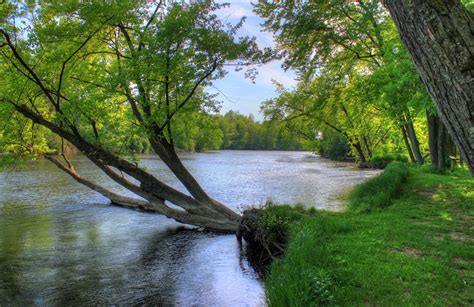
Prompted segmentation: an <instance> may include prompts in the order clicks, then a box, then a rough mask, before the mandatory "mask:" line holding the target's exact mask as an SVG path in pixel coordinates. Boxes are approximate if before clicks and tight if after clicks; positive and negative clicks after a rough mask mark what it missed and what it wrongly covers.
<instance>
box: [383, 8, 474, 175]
mask: <svg viewBox="0 0 474 307" xmlns="http://www.w3.org/2000/svg"><path fill="white" fill-rule="evenodd" d="M384 5H385V7H386V8H387V9H388V10H389V12H390V14H391V16H392V18H393V20H394V21H395V24H396V26H397V28H398V30H399V32H400V36H401V38H402V40H403V42H404V43H405V45H406V47H407V48H408V51H409V52H410V54H411V57H412V60H413V62H414V63H415V65H416V67H417V69H418V72H419V73H420V76H421V79H422V80H423V83H424V84H425V85H426V87H427V89H428V92H429V93H430V95H431V97H432V98H433V100H434V102H435V103H436V107H437V109H438V114H439V116H440V118H441V120H442V121H443V123H444V125H445V126H446V128H447V130H448V132H449V134H450V135H451V136H452V138H453V140H454V141H455V143H456V144H457V145H458V147H459V149H460V152H461V154H462V156H463V158H464V159H465V160H466V162H467V164H468V166H469V169H470V170H471V174H472V175H473V176H474V142H473V138H474V78H473V74H474V58H473V55H474V37H473V33H474V15H473V14H472V13H470V12H469V11H467V9H466V8H465V7H464V6H463V4H462V3H461V1H459V0H438V1H425V0H385V1H384Z"/></svg>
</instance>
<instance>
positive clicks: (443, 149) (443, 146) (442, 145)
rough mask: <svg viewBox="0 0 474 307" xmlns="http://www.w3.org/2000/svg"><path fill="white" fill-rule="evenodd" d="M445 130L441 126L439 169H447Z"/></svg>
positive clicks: (439, 133) (439, 131) (439, 132)
mask: <svg viewBox="0 0 474 307" xmlns="http://www.w3.org/2000/svg"><path fill="white" fill-rule="evenodd" d="M445 130H446V129H445V128H444V127H443V126H442V125H440V126H439V129H438V169H439V170H445V169H446V142H445V141H446V135H445Z"/></svg>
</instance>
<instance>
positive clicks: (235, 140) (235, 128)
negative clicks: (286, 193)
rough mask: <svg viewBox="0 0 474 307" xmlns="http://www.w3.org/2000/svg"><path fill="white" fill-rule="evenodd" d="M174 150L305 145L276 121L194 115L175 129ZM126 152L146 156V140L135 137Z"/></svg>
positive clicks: (232, 115)
mask: <svg viewBox="0 0 474 307" xmlns="http://www.w3.org/2000/svg"><path fill="white" fill-rule="evenodd" d="M174 134H175V136H174V137H175V146H176V147H177V148H178V149H180V150H184V151H209V150H220V149H230V150H303V149H305V148H310V146H309V147H305V146H306V143H307V142H305V140H304V139H302V138H301V137H299V136H298V135H297V133H296V132H293V131H291V130H290V129H289V128H288V127H286V125H284V124H283V123H281V122H278V121H270V120H267V121H263V122H261V123H260V122H258V121H256V120H255V118H254V117H253V116H252V115H248V116H246V115H242V114H240V113H238V112H235V111H229V112H227V113H226V114H225V115H220V114H209V113H206V112H196V113H193V114H192V115H191V116H188V120H186V121H184V122H181V123H180V124H179V125H177V126H175V132H174ZM128 147H129V150H130V151H131V152H135V153H137V152H138V153H146V152H148V151H149V150H150V145H149V142H148V141H147V140H146V138H140V137H136V138H134V139H132V140H131V141H130V142H129V143H128Z"/></svg>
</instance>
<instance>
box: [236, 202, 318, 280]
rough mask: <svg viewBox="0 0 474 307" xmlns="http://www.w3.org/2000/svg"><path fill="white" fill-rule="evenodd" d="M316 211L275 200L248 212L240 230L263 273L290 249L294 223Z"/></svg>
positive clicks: (252, 257) (256, 267)
mask: <svg viewBox="0 0 474 307" xmlns="http://www.w3.org/2000/svg"><path fill="white" fill-rule="evenodd" d="M315 212H316V210H315V209H314V208H311V209H305V208H304V207H303V206H301V205H296V206H294V207H292V206H289V205H276V204H273V203H272V202H268V203H267V204H265V206H264V207H263V208H260V209H257V208H253V209H249V210H246V211H245V212H244V214H243V217H242V220H241V223H240V231H239V232H240V235H241V236H242V237H243V238H244V239H245V241H246V242H247V243H248V248H247V256H248V258H249V260H250V262H251V263H252V264H253V266H254V268H255V269H256V270H257V271H258V272H259V273H260V274H261V275H265V273H266V271H267V269H268V266H269V265H270V264H271V262H272V261H273V260H275V259H277V258H279V257H281V256H282V255H283V253H284V251H285V250H286V246H287V244H288V232H289V227H290V225H292V224H293V223H295V222H297V221H299V220H301V219H302V218H304V217H306V216H310V215H312V214H314V213H315Z"/></svg>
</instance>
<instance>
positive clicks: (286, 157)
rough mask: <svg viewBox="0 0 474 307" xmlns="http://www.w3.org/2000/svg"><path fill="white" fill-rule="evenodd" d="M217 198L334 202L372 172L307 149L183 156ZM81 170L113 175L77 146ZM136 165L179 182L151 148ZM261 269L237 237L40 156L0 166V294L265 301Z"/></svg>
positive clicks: (19, 301)
mask: <svg viewBox="0 0 474 307" xmlns="http://www.w3.org/2000/svg"><path fill="white" fill-rule="evenodd" d="M181 158H182V159H183V161H184V163H185V165H186V166H187V167H188V168H189V169H190V170H191V172H192V173H193V174H194V175H195V176H196V178H197V179H198V181H199V182H200V183H201V184H202V185H203V187H204V188H205V189H206V191H208V192H209V194H210V195H212V196H213V197H214V198H216V199H217V200H219V201H221V202H223V203H224V204H227V205H228V206H230V207H232V208H233V209H235V210H237V211H240V210H242V209H243V208H245V207H247V206H250V205H261V204H263V203H265V201H267V200H268V199H271V200H273V201H274V202H277V203H290V204H295V203H302V204H304V205H306V206H314V207H316V208H323V209H328V210H340V209H341V202H340V200H338V197H339V196H340V195H341V194H342V193H344V192H345V191H347V190H348V189H349V188H350V187H351V186H353V185H355V184H356V183H358V182H361V181H362V180H364V179H366V178H368V177H370V176H372V175H374V174H375V171H371V170H364V171H361V170H357V169H354V168H353V167H351V166H350V165H349V164H345V163H337V162H332V161H328V160H324V159H321V158H319V157H317V156H315V155H312V154H310V153H307V152H282V151H271V152H270V151H269V152H264V151H221V152H218V153H197V154H183V155H181ZM72 160H73V163H74V164H75V165H76V166H77V169H78V170H79V172H80V173H81V175H83V176H84V177H87V178H90V179H93V180H94V181H96V182H98V183H100V184H102V185H104V186H107V187H110V188H113V189H114V190H115V191H118V192H123V193H127V192H126V191H124V190H123V189H121V188H120V187H117V186H115V185H114V184H113V183H112V182H111V181H110V180H109V179H108V178H107V177H106V176H104V175H103V174H102V173H101V172H100V171H99V170H97V169H96V168H95V167H94V166H93V165H92V164H91V163H90V162H88V161H87V160H86V159H85V158H84V157H82V156H77V157H74V159H72ZM140 163H141V164H142V165H143V166H145V167H146V168H147V170H149V171H150V172H152V173H154V174H160V177H161V178H164V179H165V181H166V182H168V183H170V184H172V185H174V186H176V187H178V188H180V189H182V186H180V184H178V183H177V181H176V179H174V177H173V176H172V174H171V173H170V172H169V171H167V170H166V168H165V166H164V165H163V163H162V162H161V161H160V160H158V159H157V158H156V157H155V156H142V157H141V162H140ZM264 302H265V293H264V289H263V286H262V282H261V280H259V279H258V276H257V275H256V274H255V273H254V271H253V270H252V268H251V267H249V265H248V263H247V261H246V259H245V257H243V256H242V255H241V253H240V251H239V246H238V243H237V240H236V237H235V236H233V235H216V234H212V233H207V232H200V231H183V230H182V227H181V226H180V224H178V223H176V222H174V221H172V220H170V219H168V218H165V217H163V216H160V215H157V214H153V213H145V212H140V211H134V210H130V209H125V208H120V207H116V206H109V205H108V202H107V199H105V198H103V197H102V196H100V195H98V194H96V193H94V192H92V191H91V190H89V189H87V188H85V187H83V186H81V185H79V184H78V183H76V182H75V181H74V180H73V179H71V178H70V177H68V176H67V175H66V174H65V173H63V172H62V171H60V170H58V169H57V168H56V167H55V166H54V165H52V164H51V163H50V162H47V161H43V160H41V161H33V162H30V163H28V164H27V165H26V166H24V167H23V168H22V169H20V170H16V171H14V172H11V173H5V172H4V173H0V305H4V304H6V305H9V304H14V305H31V304H35V305H79V304H80V305H92V304H93V305H97V304H112V303H113V304H124V303H128V304H144V303H149V304H173V305H182V306H188V305H191V304H193V305H194V304H199V305H219V306H242V305H250V306H255V305H262V304H264Z"/></svg>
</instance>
